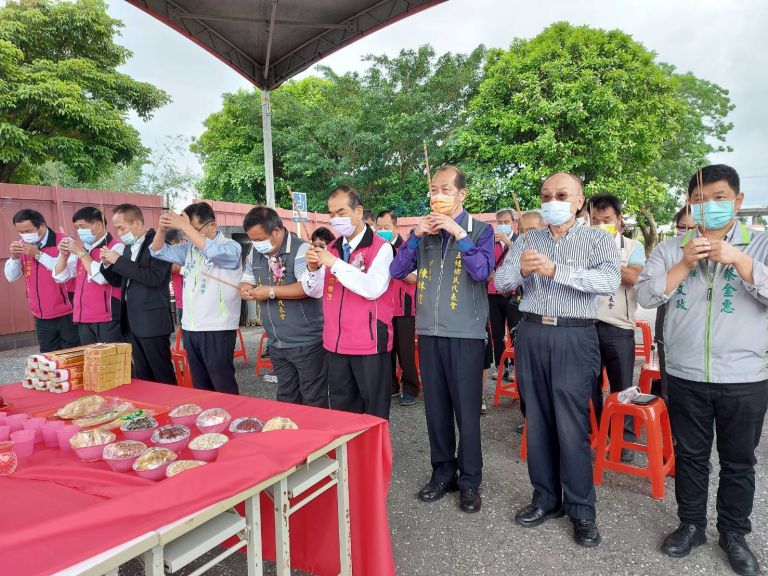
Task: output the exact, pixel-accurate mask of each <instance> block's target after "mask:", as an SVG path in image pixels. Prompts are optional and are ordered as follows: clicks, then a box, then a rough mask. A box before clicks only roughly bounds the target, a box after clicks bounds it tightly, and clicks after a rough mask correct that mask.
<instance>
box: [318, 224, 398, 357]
mask: <svg viewBox="0 0 768 576" xmlns="http://www.w3.org/2000/svg"><path fill="white" fill-rule="evenodd" d="M343 242H344V238H343V237H341V238H338V239H337V240H336V241H335V242H334V243H333V244H331V245H330V246H328V250H330V252H331V254H333V255H334V256H336V257H339V258H340V257H341V254H342V244H343ZM382 248H383V249H384V250H391V249H392V248H391V247H390V245H389V243H388V242H387V241H386V240H384V239H383V238H382V237H381V236H379V235H378V234H374V233H373V231H372V230H371V229H370V228H366V230H365V232H364V234H363V239H362V240H361V241H360V244H358V246H357V248H355V250H354V251H353V252H352V254H351V255H350V257H349V263H350V264H352V265H353V266H359V267H361V269H367V268H368V267H369V266H370V265H371V262H373V259H374V258H375V257H376V255H377V254H378V253H379V250H381V249H382ZM392 290H393V287H392V283H391V282H390V284H389V288H387V290H386V292H384V294H382V295H381V296H379V297H378V298H377V299H376V300H368V299H367V298H363V297H362V296H360V295H358V294H355V293H354V292H352V291H351V290H348V289H347V288H345V287H344V285H343V284H342V283H341V282H339V281H338V280H337V279H336V277H335V276H334V275H333V274H332V273H331V271H330V270H326V271H325V286H324V287H323V318H324V324H323V347H324V348H325V349H326V350H328V351H330V352H336V353H338V354H350V355H353V356H363V355H368V354H380V353H383V352H390V351H391V350H392V309H393V304H394V297H393V294H392Z"/></svg>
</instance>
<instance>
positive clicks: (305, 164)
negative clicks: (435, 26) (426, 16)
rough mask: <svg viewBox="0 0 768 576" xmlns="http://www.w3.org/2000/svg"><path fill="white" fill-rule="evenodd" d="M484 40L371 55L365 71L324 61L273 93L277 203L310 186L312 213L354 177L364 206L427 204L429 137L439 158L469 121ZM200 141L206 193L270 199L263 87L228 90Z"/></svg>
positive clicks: (411, 208) (410, 210)
mask: <svg viewBox="0 0 768 576" xmlns="http://www.w3.org/2000/svg"><path fill="white" fill-rule="evenodd" d="M484 54H485V49H484V47H482V46H480V47H478V48H477V49H476V50H475V51H473V52H472V53H471V54H469V55H464V54H445V55H443V56H440V57H437V56H436V55H435V53H434V50H433V49H432V48H431V47H429V46H422V47H421V48H419V49H418V50H403V51H402V52H401V53H400V54H399V55H398V56H397V57H395V58H389V57H386V56H369V57H367V58H366V60H367V61H368V62H369V63H370V66H369V67H368V69H367V70H366V71H365V72H364V73H362V74H357V73H349V74H345V75H337V74H335V73H334V72H333V71H332V70H330V69H329V68H322V69H321V72H322V74H323V77H322V78H317V77H310V78H306V79H303V80H300V81H292V82H288V83H286V84H285V85H283V86H282V87H281V88H280V89H278V90H276V91H275V92H274V93H273V94H272V126H273V133H272V138H273V151H274V158H275V162H274V169H275V190H276V197H277V204H278V205H281V206H283V207H286V208H287V207H290V205H291V202H290V199H289V198H288V197H287V190H288V188H289V187H290V188H291V189H293V190H297V191H303V192H308V193H309V198H308V200H309V207H310V209H312V210H321V211H324V210H325V209H326V197H327V192H328V190H329V189H330V188H331V187H332V186H334V185H336V184H338V183H341V182H351V183H352V184H354V185H355V186H356V187H357V189H358V190H359V191H360V192H361V194H362V196H363V200H364V202H365V203H366V206H367V207H370V208H372V209H374V210H378V209H384V208H390V209H391V208H396V209H397V210H398V213H399V214H415V213H420V212H421V211H423V210H424V209H425V207H426V196H427V190H428V188H427V181H426V176H425V168H424V152H423V149H424V148H423V143H424V142H425V141H426V142H427V143H428V146H429V148H430V154H431V155H432V156H431V158H430V160H431V162H432V164H433V165H437V164H439V163H440V162H442V161H444V160H445V159H446V158H447V157H446V156H445V151H446V150H447V148H446V147H445V146H444V143H445V142H447V141H448V140H450V139H451V138H452V137H453V133H454V131H455V130H456V128H457V127H458V126H461V124H462V122H463V115H464V113H465V110H466V104H467V102H468V100H469V98H471V97H472V95H473V94H474V91H475V88H476V86H477V85H478V83H479V81H480V77H481V72H482V63H483V58H484ZM205 127H206V131H205V132H204V133H203V135H202V136H201V137H200V138H199V139H198V140H197V141H196V142H195V143H194V144H193V146H192V150H193V151H194V152H195V153H196V154H198V156H199V158H200V160H201V162H202V163H203V166H204V176H203V178H202V180H201V181H200V185H199V189H200V191H201V192H202V194H203V196H204V197H207V198H213V199H222V200H234V201H242V202H248V203H253V202H263V201H264V199H265V192H264V190H265V188H264V170H263V139H262V131H261V94H260V92H257V91H239V92H237V93H235V94H226V95H225V96H224V105H223V108H222V110H221V111H219V112H216V113H214V114H212V115H211V116H210V117H209V118H208V119H207V120H206V121H205Z"/></svg>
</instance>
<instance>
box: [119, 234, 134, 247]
mask: <svg viewBox="0 0 768 576" xmlns="http://www.w3.org/2000/svg"><path fill="white" fill-rule="evenodd" d="M120 240H121V241H122V243H123V244H125V245H126V246H130V245H131V244H133V243H134V242H136V240H138V238H136V236H134V235H133V232H128V233H126V234H123V235H122V236H120Z"/></svg>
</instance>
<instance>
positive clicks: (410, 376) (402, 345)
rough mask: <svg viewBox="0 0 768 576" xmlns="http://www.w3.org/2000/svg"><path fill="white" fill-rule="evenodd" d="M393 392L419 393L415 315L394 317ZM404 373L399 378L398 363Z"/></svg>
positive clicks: (416, 394)
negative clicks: (401, 390)
mask: <svg viewBox="0 0 768 576" xmlns="http://www.w3.org/2000/svg"><path fill="white" fill-rule="evenodd" d="M392 329H393V331H394V334H393V337H392V393H393V394H396V393H397V392H400V385H401V384H402V389H403V394H410V395H411V396H413V397H414V398H415V397H417V396H418V395H419V372H418V370H416V344H415V340H416V318H415V317H414V316H395V317H394V318H392ZM398 362H399V363H400V368H402V370H403V373H402V374H401V377H400V380H399V381H398V379H397V364H398Z"/></svg>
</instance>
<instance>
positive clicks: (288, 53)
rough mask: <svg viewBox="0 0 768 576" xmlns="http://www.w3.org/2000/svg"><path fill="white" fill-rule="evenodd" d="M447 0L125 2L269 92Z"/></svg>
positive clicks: (140, 0)
mask: <svg viewBox="0 0 768 576" xmlns="http://www.w3.org/2000/svg"><path fill="white" fill-rule="evenodd" d="M445 1H446V0H309V1H307V0H126V2H129V3H130V4H133V5H134V6H136V7H138V8H140V9H141V10H144V11H145V12H147V13H148V14H150V15H152V16H154V17H155V18H157V19H158V20H160V21H161V22H164V23H165V24H167V25H169V26H171V27H172V28H175V29H176V30H177V31H178V32H180V33H182V34H184V35H185V36H188V37H189V38H190V39H192V40H193V41H194V42H196V43H197V44H199V45H200V46H202V47H203V48H205V49H206V50H208V51H209V52H210V53H211V54H213V55H214V56H216V57H217V58H219V59H220V60H222V61H224V62H225V63H226V64H228V65H229V66H231V67H232V68H234V69H235V70H236V71H237V72H239V73H240V74H242V75H243V76H245V78H247V79H248V80H250V81H251V82H253V83H254V84H256V85H257V86H258V87H260V88H266V89H268V90H271V89H273V88H276V87H278V86H279V85H280V84H282V83H283V82H285V81H286V80H288V79H289V78H291V77H292V76H295V75H296V74H298V73H299V72H302V71H303V70H306V69H307V68H309V67H310V66H312V65H313V64H314V63H315V62H317V61H318V60H320V59H321V58H324V57H325V56H328V55H329V54H331V53H332V52H335V51H336V50H338V49H340V48H343V47H344V46H347V45H348V44H351V43H352V42H354V41H355V40H358V39H360V38H362V37H363V36H366V35H367V34H370V33H371V32H374V31H376V30H378V29H380V28H383V27H384V26H387V25H388V24H392V23H393V22H396V21H398V20H401V19H403V18H407V17H408V16H410V15H412V14H415V13H417V12H420V11H421V10H424V9H426V8H429V7H430V6H434V5H436V4H440V3H442V2H445Z"/></svg>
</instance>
